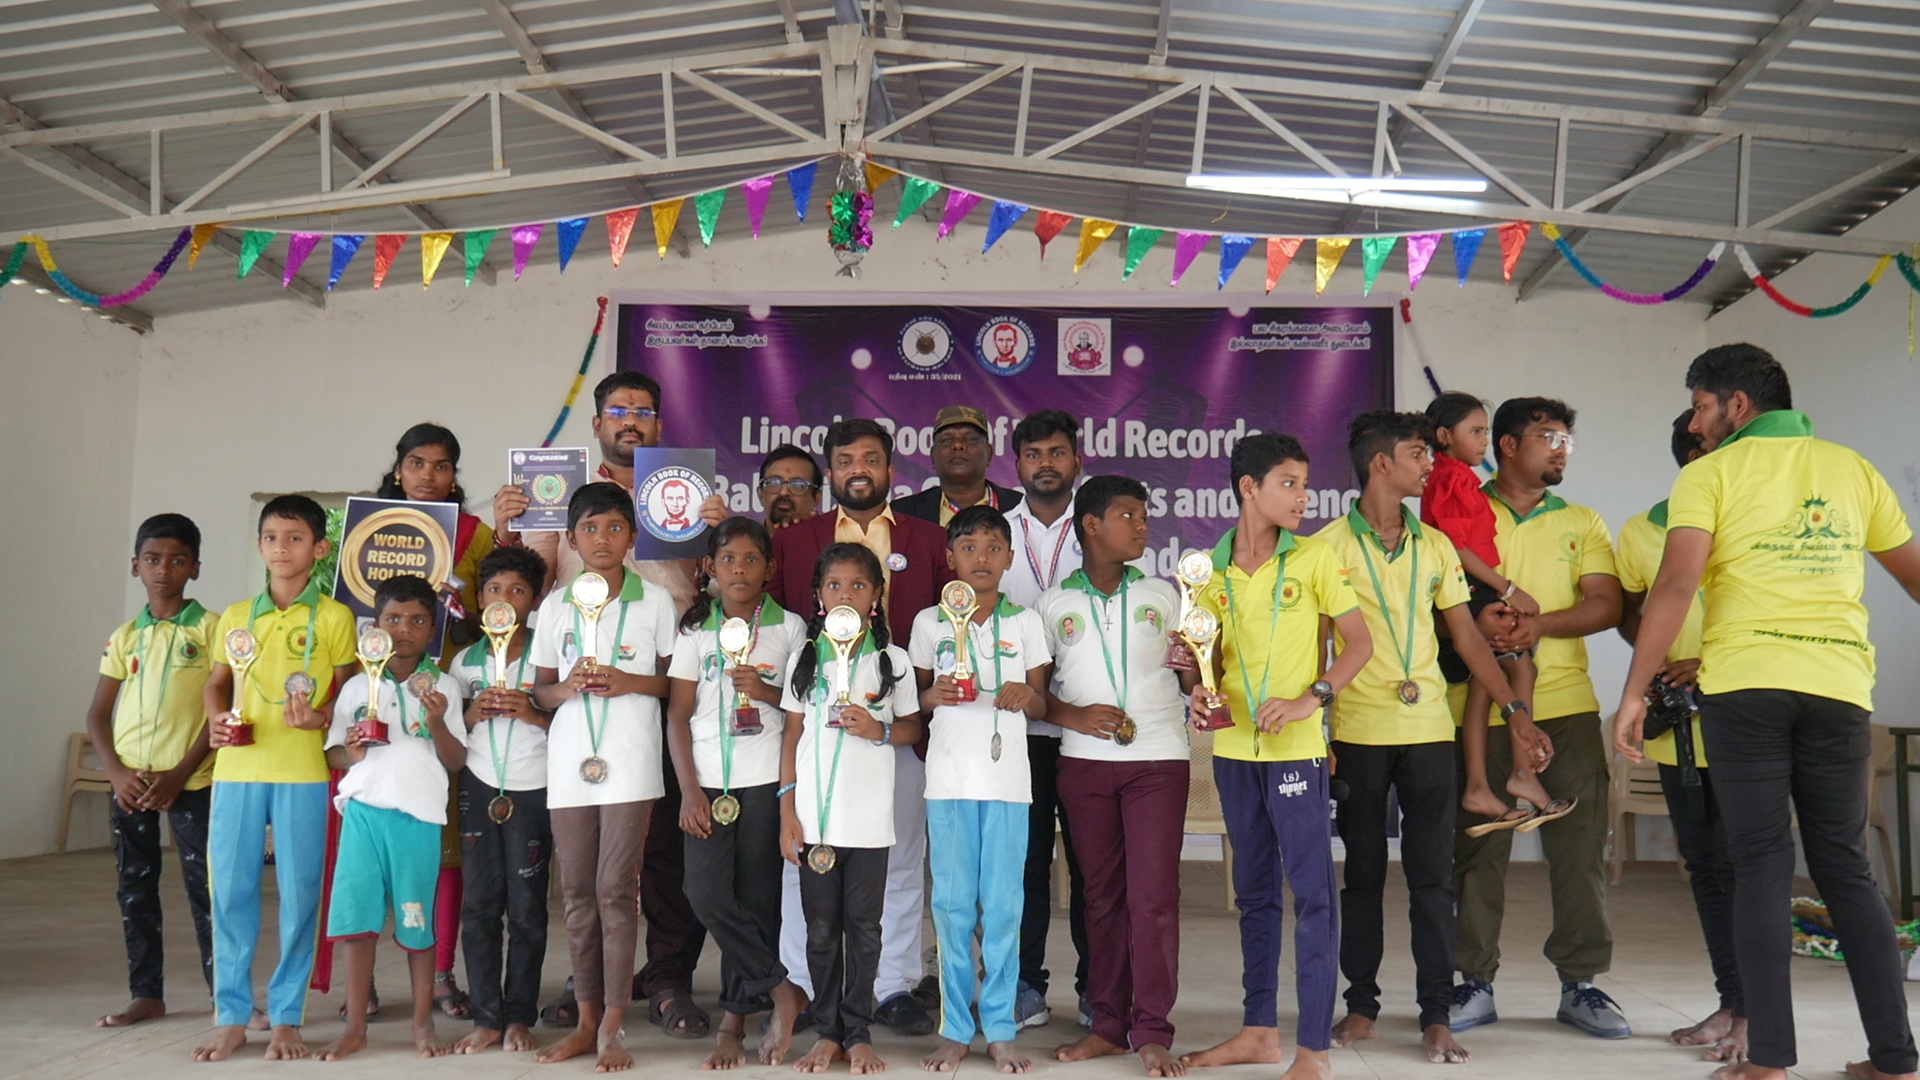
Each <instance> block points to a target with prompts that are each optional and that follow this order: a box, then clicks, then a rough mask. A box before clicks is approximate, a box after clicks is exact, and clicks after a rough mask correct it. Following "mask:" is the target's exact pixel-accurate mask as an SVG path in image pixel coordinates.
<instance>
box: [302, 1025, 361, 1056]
mask: <svg viewBox="0 0 1920 1080" xmlns="http://www.w3.org/2000/svg"><path fill="white" fill-rule="evenodd" d="M366 1048H367V1025H365V1024H348V1025H347V1030H345V1031H343V1032H341V1033H340V1037H339V1038H338V1039H335V1040H334V1041H333V1042H331V1043H328V1044H327V1045H326V1046H324V1047H321V1048H320V1052H319V1053H318V1054H315V1055H314V1056H313V1057H314V1060H315V1061H340V1060H341V1059H343V1058H345V1057H346V1056H347V1055H348V1054H357V1053H359V1052H360V1051H362V1050H365V1049H366Z"/></svg>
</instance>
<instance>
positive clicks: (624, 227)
mask: <svg viewBox="0 0 1920 1080" xmlns="http://www.w3.org/2000/svg"><path fill="white" fill-rule="evenodd" d="M639 219H640V208H639V207H637V206H635V207H630V208H628V209H626V210H615V211H614V212H613V213H611V214H608V215H607V245H608V246H609V247H610V248H612V250H613V268H614V269H615V270H618V269H620V256H622V255H625V254H626V253H627V240H628V239H629V238H631V237H632V236H633V223H634V222H635V221H638V220H639Z"/></svg>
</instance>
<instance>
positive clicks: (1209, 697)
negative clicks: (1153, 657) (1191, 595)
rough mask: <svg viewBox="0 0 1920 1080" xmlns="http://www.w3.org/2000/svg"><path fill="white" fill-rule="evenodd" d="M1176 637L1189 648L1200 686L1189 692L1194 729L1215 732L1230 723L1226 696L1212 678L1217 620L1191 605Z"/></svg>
mask: <svg viewBox="0 0 1920 1080" xmlns="http://www.w3.org/2000/svg"><path fill="white" fill-rule="evenodd" d="M1180 640H1182V641H1184V642H1186V643H1187V648H1189V649H1192V650H1193V659H1194V662H1195V663H1197V664H1199V666H1200V686H1199V688H1197V689H1196V690H1194V692H1193V709H1192V712H1193V720H1192V726H1193V730H1195V731H1216V730H1218V729H1220V728H1225V727H1232V726H1233V714H1232V713H1231V712H1229V711H1228V710H1227V695H1225V694H1223V693H1221V692H1220V688H1219V687H1218V686H1216V685H1215V684H1214V681H1213V646H1214V643H1215V642H1217V641H1219V640H1220V619H1219V616H1216V615H1215V614H1214V613H1213V612H1211V611H1209V610H1207V609H1206V608H1204V607H1200V606H1199V605H1195V606H1193V607H1191V608H1188V609H1187V617H1186V618H1184V619H1182V620H1180Z"/></svg>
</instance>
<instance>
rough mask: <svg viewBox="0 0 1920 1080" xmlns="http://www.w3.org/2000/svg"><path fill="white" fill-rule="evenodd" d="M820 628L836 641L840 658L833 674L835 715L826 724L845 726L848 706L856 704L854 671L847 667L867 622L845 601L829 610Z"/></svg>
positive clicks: (836, 651)
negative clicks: (862, 620)
mask: <svg viewBox="0 0 1920 1080" xmlns="http://www.w3.org/2000/svg"><path fill="white" fill-rule="evenodd" d="M821 631H822V632H823V633H825V634H826V635H827V641H829V642H830V643H832V645H833V655H834V656H835V657H836V658H838V659H839V661H840V664H839V668H838V670H836V671H835V672H834V675H833V688H834V690H835V691H836V692H837V694H838V696H837V697H835V698H834V700H833V719H831V720H828V721H827V726H828V727H836V728H837V727H846V726H847V725H846V722H845V719H844V716H845V713H846V711H847V708H848V707H849V706H851V705H852V704H853V679H852V674H853V673H852V672H851V671H849V670H848V668H849V666H850V664H851V662H852V659H853V650H854V649H856V648H858V647H859V646H860V639H861V638H863V637H865V636H866V634H867V628H866V624H864V623H862V622H861V621H860V613H859V612H857V611H855V610H853V609H852V608H850V607H846V606H845V605H842V606H840V607H837V608H834V609H833V610H832V611H829V612H827V620H826V622H825V623H823V624H822V625H821Z"/></svg>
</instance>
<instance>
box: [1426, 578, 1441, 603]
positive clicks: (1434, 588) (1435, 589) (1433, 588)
mask: <svg viewBox="0 0 1920 1080" xmlns="http://www.w3.org/2000/svg"><path fill="white" fill-rule="evenodd" d="M1439 595H1440V575H1439V574H1434V575H1433V576H1432V577H1429V578H1428V579H1427V596H1428V597H1429V598H1432V597H1435V596H1439Z"/></svg>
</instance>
